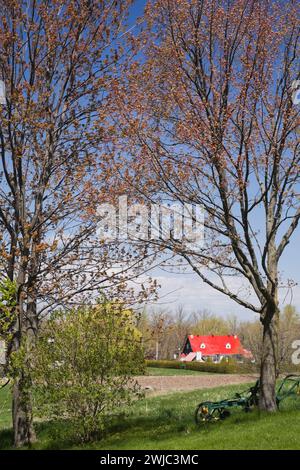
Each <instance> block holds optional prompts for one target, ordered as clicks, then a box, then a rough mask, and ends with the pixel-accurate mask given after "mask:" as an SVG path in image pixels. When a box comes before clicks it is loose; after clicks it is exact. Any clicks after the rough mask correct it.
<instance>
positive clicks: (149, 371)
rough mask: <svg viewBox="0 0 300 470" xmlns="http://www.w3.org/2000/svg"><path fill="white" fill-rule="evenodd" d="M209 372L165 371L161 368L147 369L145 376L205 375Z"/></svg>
mask: <svg viewBox="0 0 300 470" xmlns="http://www.w3.org/2000/svg"><path fill="white" fill-rule="evenodd" d="M210 373H211V372H200V371H198V370H186V369H167V368H165V369H164V368H162V367H147V375H207V374H210Z"/></svg>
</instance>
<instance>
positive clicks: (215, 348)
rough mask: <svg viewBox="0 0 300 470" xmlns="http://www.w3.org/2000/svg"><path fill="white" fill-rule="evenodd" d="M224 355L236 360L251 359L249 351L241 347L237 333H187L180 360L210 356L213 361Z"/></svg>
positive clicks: (202, 359)
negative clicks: (220, 334) (201, 334)
mask: <svg viewBox="0 0 300 470" xmlns="http://www.w3.org/2000/svg"><path fill="white" fill-rule="evenodd" d="M224 357H225V358H226V357H234V358H235V359H237V360H243V359H253V356H252V354H251V351H248V350H247V349H245V348H243V346H242V344H241V342H240V339H239V337H238V336H237V335H223V336H217V335H207V336H199V335H189V336H187V338H186V340H185V343H184V346H183V349H182V352H181V356H180V360H181V361H187V362H190V361H195V360H196V361H205V360H206V359H208V358H211V359H212V360H213V361H214V362H219V361H221V360H222V359H223V358H224Z"/></svg>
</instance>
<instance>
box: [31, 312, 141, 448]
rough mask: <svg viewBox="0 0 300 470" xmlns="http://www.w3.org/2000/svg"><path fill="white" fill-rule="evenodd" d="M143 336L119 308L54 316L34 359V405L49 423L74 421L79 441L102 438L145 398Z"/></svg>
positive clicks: (128, 314) (129, 313)
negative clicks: (140, 382) (115, 421)
mask: <svg viewBox="0 0 300 470" xmlns="http://www.w3.org/2000/svg"><path fill="white" fill-rule="evenodd" d="M143 370H144V360H143V354H142V347H141V336H140V333H139V332H138V330H137V329H136V328H135V325H134V317H133V314H132V312H131V311H130V310H124V309H123V308H122V306H120V305H119V304H116V303H105V304H101V305H98V306H96V307H93V308H89V309H81V310H73V311H70V312H68V313H59V314H57V315H55V316H53V317H52V318H51V319H50V321H48V322H47V323H46V325H45V326H44V328H43V330H42V332H41V336H40V338H39V340H38V343H37V346H36V349H35V350H34V354H33V358H32V379H33V392H34V393H33V395H34V405H35V408H36V411H37V414H38V415H40V416H43V417H46V418H48V419H59V420H61V419H71V420H72V428H73V430H74V434H75V437H77V438H80V439H81V440H82V441H88V440H91V439H92V438H94V437H95V438H99V436H100V435H101V434H102V431H103V430H104V428H105V425H106V423H107V422H108V421H109V420H110V419H111V418H112V417H113V416H114V415H116V414H119V413H120V407H122V406H123V405H128V404H130V403H131V402H132V400H133V399H135V398H136V397H139V396H140V388H139V386H138V384H137V382H136V381H135V380H134V378H133V377H132V376H133V375H134V374H137V373H142V372H143Z"/></svg>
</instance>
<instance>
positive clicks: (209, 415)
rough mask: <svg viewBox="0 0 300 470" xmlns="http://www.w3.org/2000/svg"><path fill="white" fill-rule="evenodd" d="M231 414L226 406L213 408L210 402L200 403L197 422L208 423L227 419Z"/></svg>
mask: <svg viewBox="0 0 300 470" xmlns="http://www.w3.org/2000/svg"><path fill="white" fill-rule="evenodd" d="M229 415H230V412H229V411H228V410H225V409H224V408H213V407H212V406H211V405H210V403H208V402H207V403H200V405H198V407H197V409H196V413H195V421H196V424H206V423H210V422H214V421H219V420H220V419H225V418H227V416H229Z"/></svg>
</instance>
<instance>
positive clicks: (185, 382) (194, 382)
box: [137, 374, 257, 395]
mask: <svg viewBox="0 0 300 470" xmlns="http://www.w3.org/2000/svg"><path fill="white" fill-rule="evenodd" d="M256 378H257V377H256V376H255V375H237V374H210V375H199V376H194V375H186V376H182V375H172V376H141V377H137V379H138V382H139V384H140V385H141V387H142V388H143V389H145V390H148V392H149V393H151V394H152V393H153V394H155V395H161V394H165V393H168V392H175V391H184V390H186V391H188V390H197V389H202V388H213V387H220V386H223V385H234V384H240V383H249V382H253V381H255V380H256Z"/></svg>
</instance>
